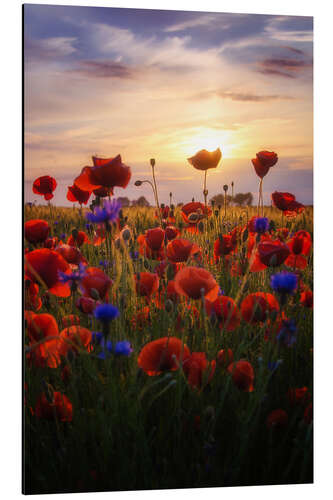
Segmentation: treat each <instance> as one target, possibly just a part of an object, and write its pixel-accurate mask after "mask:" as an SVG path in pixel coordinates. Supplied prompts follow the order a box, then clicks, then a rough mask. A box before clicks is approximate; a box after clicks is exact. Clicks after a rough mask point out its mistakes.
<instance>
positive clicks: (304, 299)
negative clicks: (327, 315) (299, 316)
mask: <svg viewBox="0 0 333 500" xmlns="http://www.w3.org/2000/svg"><path fill="white" fill-rule="evenodd" d="M300 303H301V304H302V306H303V307H308V308H309V309H313V292H312V291H311V290H305V291H304V292H302V293H301V296H300Z"/></svg>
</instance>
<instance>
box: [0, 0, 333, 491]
mask: <svg viewBox="0 0 333 500" xmlns="http://www.w3.org/2000/svg"><path fill="white" fill-rule="evenodd" d="M27 3H39V4H60V5H93V6H104V7H133V8H134V7H136V8H138V7H141V8H155V9H157V8H159V9H176V10H196V11H200V10H201V11H218V12H234V13H237V12H238V13H251V14H277V15H278V14H279V15H281V14H285V15H303V16H314V18H315V20H314V24H315V43H314V62H315V78H314V84H315V123H314V125H315V126H314V130H315V163H314V168H315V170H314V174H315V177H314V205H315V421H316V425H315V485H301V486H272V487H250V488H246V489H244V488H227V489H220V488H217V489H215V488H214V489H206V490H204V489H200V490H172V491H171V490H166V491H159V492H158V493H157V492H156V491H151V492H147V491H145V492H129V493H112V496H117V497H118V498H120V497H121V498H123V499H125V498H126V499H130V498H133V499H134V498H135V500H141V499H143V498H151V499H155V498H156V495H158V496H159V498H160V499H167V498H170V497H169V496H170V495H172V498H173V499H178V498H190V497H191V498H195V499H198V498H203V497H204V495H206V496H207V495H209V497H210V498H212V497H213V498H218V497H219V496H220V495H227V497H228V499H234V498H241V496H242V497H243V496H244V495H245V496H246V499H247V500H252V499H255V500H261V499H264V498H265V500H266V499H267V498H269V500H275V499H279V500H280V499H281V496H283V497H285V498H292V497H294V496H299V497H302V500H306V499H307V498H311V499H312V498H313V497H314V496H315V497H316V498H319V499H321V498H329V497H332V492H333V486H332V481H333V472H332V452H333V439H332V437H333V430H332V429H333V403H332V400H333V391H332V381H333V349H332V347H333V341H332V338H333V328H332V323H333V320H332V309H333V304H332V296H333V290H332V268H333V238H332V232H333V223H332V208H331V207H332V205H330V203H329V202H330V198H332V197H333V193H332V189H333V183H332V168H333V155H332V146H333V126H332V116H333V113H332V92H333V78H332V75H333V70H332V66H333V57H332V47H333V38H332V37H333V29H332V11H333V9H332V6H331V5H330V2H328V1H327V0H320V1H319V0H317V1H316V2H314V1H311V2H310V1H305V0H303V1H302V0H292V1H291V0H276V1H275V2H272V1H270V2H267V0H266V1H259V0H251V2H250V1H248V0H243V1H240V0H233V1H232V2H225V3H224V2H222V1H217V0H215V1H212V0H205V1H204V2H202V1H197V0H191V1H184V0H155V1H147V0H136V1H126V0H125V1H118V2H115V1H109V2H106V1H98V2H94V1H93V0H90V1H88V2H87V1H75V0H72V1H70V2H68V1H65V0H63V1H60V2H59V1H57V0H54V1H52V0H50V1H48V2H45V1H42V0H40V1H36V2H27ZM21 6H22V3H21V2H20V1H18V0H3V1H2V2H1V16H0V18H1V29H0V36H1V45H0V47H1V77H0V82H1V83H0V85H1V92H0V97H1V108H0V110H1V119H0V127H1V135H0V138H1V145H2V155H1V166H0V189H1V202H2V203H1V209H2V210H1V219H0V220H1V231H0V235H1V245H0V247H1V260H0V266H1V273H0V280H1V286H0V293H1V300H0V305H1V325H0V335H1V361H0V366H1V377H0V381H1V393H0V401H1V406H0V416H1V426H0V430H1V431H0V432H1V442H0V450H1V463H0V470H1V481H0V491H1V496H2V498H4V499H6V500H7V499H11V498H18V497H19V496H20V491H21V226H22V217H21V208H22V207H21V193H22V180H21V168H22V167H21V164H22V161H21V153H22V151H21V149H22V148H21V112H22V99H21V85H22V80H21V75H22V73H21V39H22V24H21V23H22V14H21ZM260 459H261V458H260V457H258V460H260ZM87 495H88V494H82V495H81V494H80V495H76V496H75V498H77V497H83V496H87ZM106 495H110V494H109V493H105V494H104V493H100V494H91V493H90V494H89V498H94V497H95V496H96V497H99V498H102V497H103V496H104V497H106ZM46 497H47V498H52V499H54V500H56V499H57V498H63V496H60V495H52V496H51V495H45V496H44V497H42V498H46Z"/></svg>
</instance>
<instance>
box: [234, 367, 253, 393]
mask: <svg viewBox="0 0 333 500" xmlns="http://www.w3.org/2000/svg"><path fill="white" fill-rule="evenodd" d="M228 372H229V373H231V376H232V380H233V382H234V384H235V385H236V387H237V388H238V389H239V390H240V391H244V392H252V391H253V389H254V388H253V381H254V371H253V367H252V365H251V363H249V362H248V361H243V360H240V361H236V362H234V363H231V365H229V366H228Z"/></svg>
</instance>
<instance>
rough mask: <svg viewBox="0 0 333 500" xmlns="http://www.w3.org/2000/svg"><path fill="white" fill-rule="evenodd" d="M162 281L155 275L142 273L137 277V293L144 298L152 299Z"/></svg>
mask: <svg viewBox="0 0 333 500" xmlns="http://www.w3.org/2000/svg"><path fill="white" fill-rule="evenodd" d="M159 283H160V280H159V278H158V276H157V274H155V273H148V272H141V273H137V274H136V275H135V286H136V293H137V294H138V295H141V296H142V297H148V298H149V297H151V296H152V295H153V294H154V293H156V292H157V290H158V287H159Z"/></svg>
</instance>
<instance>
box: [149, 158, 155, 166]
mask: <svg viewBox="0 0 333 500" xmlns="http://www.w3.org/2000/svg"><path fill="white" fill-rule="evenodd" d="M155 163H156V162H155V158H151V159H150V164H151V166H152V167H155Z"/></svg>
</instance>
